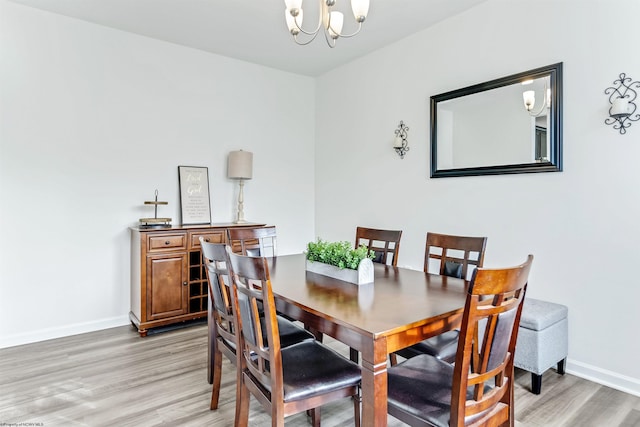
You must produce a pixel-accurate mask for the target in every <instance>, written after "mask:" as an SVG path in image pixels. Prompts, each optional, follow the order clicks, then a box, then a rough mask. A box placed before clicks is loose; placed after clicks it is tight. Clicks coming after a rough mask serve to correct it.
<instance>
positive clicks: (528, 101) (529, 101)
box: [522, 90, 536, 110]
mask: <svg viewBox="0 0 640 427" xmlns="http://www.w3.org/2000/svg"><path fill="white" fill-rule="evenodd" d="M522 100H523V101H524V107H525V108H526V109H527V110H531V109H532V108H533V106H534V105H535V104H536V93H535V92H534V91H532V90H527V91H525V92H523V93H522Z"/></svg>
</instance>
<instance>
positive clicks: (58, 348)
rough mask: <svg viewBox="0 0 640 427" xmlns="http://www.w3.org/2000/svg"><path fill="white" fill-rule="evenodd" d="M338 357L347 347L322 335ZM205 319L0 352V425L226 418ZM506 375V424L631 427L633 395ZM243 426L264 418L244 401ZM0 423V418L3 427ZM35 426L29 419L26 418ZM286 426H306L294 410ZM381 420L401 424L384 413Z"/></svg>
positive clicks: (344, 413)
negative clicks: (213, 397)
mask: <svg viewBox="0 0 640 427" xmlns="http://www.w3.org/2000/svg"><path fill="white" fill-rule="evenodd" d="M327 341H328V343H329V344H330V345H331V346H333V347H334V348H337V349H339V350H340V351H341V352H344V353H343V354H345V355H347V354H348V349H347V348H346V347H345V346H343V345H342V344H341V343H338V342H336V341H332V340H327ZM206 342H207V340H206V325H197V326H192V327H189V328H184V329H179V330H174V331H169V332H164V333H159V334H155V335H150V336H148V337H146V338H140V337H139V335H138V333H137V332H136V331H135V330H134V329H133V328H131V327H128V326H125V327H119V328H113V329H107V330H104V331H98V332H94V333H91V334H83V335H76V336H72V337H66V338H61V339H56V340H51V341H45V342H40V343H35V344H29V345H24V346H18V347H12V348H7V349H2V350H0V426H2V425H7V424H10V423H34V424H31V425H42V426H46V427H53V426H63V427H67V426H92V427H93V426H137V427H142V426H205V425H206V426H221V427H222V426H223V427H228V426H231V425H233V415H234V405H235V379H234V374H233V367H232V366H231V365H229V364H228V362H227V361H226V360H225V366H223V371H224V376H223V379H222V384H223V390H222V392H221V397H220V407H219V409H218V410H217V411H210V410H209V399H210V392H211V386H210V385H209V384H208V383H207V381H206V354H207V351H206ZM529 381H530V378H529V374H528V373H525V372H518V373H517V376H516V391H515V394H516V420H517V421H516V425H517V426H518V427H530V426H531V427H533V426H545V427H546V426H572V427H573V426H580V427H588V426H607V427H609V426H640V398H639V397H635V396H631V395H629V394H625V393H622V392H619V391H616V390H613V389H611V388H607V387H604V386H601V385H598V384H595V383H591V382H589V381H585V380H583V379H580V378H577V377H575V376H572V375H569V374H567V375H564V376H560V375H557V374H556V373H555V371H553V370H551V371H548V372H547V373H545V375H544V378H543V383H542V394H541V395H539V396H535V395H533V394H531V393H530V392H529V391H528V388H529ZM352 415H353V406H352V404H351V402H350V401H348V400H345V401H343V402H339V403H336V404H334V405H328V406H325V407H323V410H322V421H323V422H322V425H323V426H325V427H330V426H351V425H353V422H352ZM250 417H251V418H250V425H251V426H263V425H264V426H266V425H269V424H270V417H269V416H268V415H266V414H265V413H264V412H263V411H262V409H261V407H260V406H259V405H258V404H257V403H256V402H255V400H253V399H252V403H251V415H250ZM5 423H6V424H5ZM35 423H39V424H35ZM286 424H287V426H308V425H309V424H308V421H307V418H306V416H305V415H304V414H300V415H297V416H292V417H290V418H287V421H286ZM389 425H390V426H402V425H404V424H402V423H400V422H398V421H397V420H395V419H394V418H392V417H389Z"/></svg>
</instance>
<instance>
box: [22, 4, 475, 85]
mask: <svg viewBox="0 0 640 427" xmlns="http://www.w3.org/2000/svg"><path fill="white" fill-rule="evenodd" d="M12 1H13V2H15V3H20V4H24V5H27V6H32V7H35V8H39V9H43V10H47V11H50V12H54V13H58V14H61V15H66V16H69V17H73V18H77V19H82V20H85V21H89V22H93V23H95V24H99V25H104V26H106V27H111V28H116V29H119V30H123V31H128V32H132V33H136V34H140V35H143V36H147V37H152V38H155V39H159V40H164V41H167V42H171V43H176V44H179V45H182V46H188V47H192V48H194V49H200V50H204V51H207V52H212V53H216V54H220V55H224V56H228V57H232V58H236V59H240V60H243V61H249V62H253V63H256V64H261V65H265V66H268V67H272V68H276V69H279V70H284V71H289V72H292V73H297V74H303V75H308V76H319V75H321V74H323V73H325V72H327V71H329V70H331V69H333V68H335V67H337V66H339V65H341V64H344V63H347V62H349V61H351V60H353V59H355V58H357V57H360V56H363V55H365V54H367V53H369V52H372V51H374V50H376V49H378V48H381V47H383V46H386V45H388V44H390V43H393V42H395V41H398V40H400V39H402V38H405V37H407V36H409V35H411V34H413V33H416V32H418V31H420V30H423V29H425V28H427V27H429V26H431V25H433V24H434V23H436V22H438V21H441V20H443V19H446V18H448V17H450V16H453V15H456V14H458V13H460V12H463V11H465V10H467V9H470V8H472V7H473V6H475V5H477V4H479V3H482V2H484V1H487V0H371V6H370V9H369V15H368V17H367V20H366V21H365V22H364V24H363V29H362V32H361V33H360V34H358V35H357V36H355V37H353V38H343V39H338V42H337V46H336V47H335V48H333V49H331V48H329V46H328V45H327V43H326V42H325V41H324V37H323V36H322V35H318V37H317V38H316V39H315V40H314V41H313V42H311V43H310V44H309V45H307V46H298V45H297V44H295V43H294V42H293V40H292V37H291V35H290V34H289V33H288V31H287V28H286V24H285V18H284V9H285V6H284V1H283V0H224V1H223V0H12ZM336 3H337V6H336V7H337V8H338V10H342V11H343V12H344V13H345V23H344V31H345V32H351V31H352V30H353V29H355V22H353V21H354V20H353V19H352V18H353V15H352V14H351V11H350V7H349V4H348V2H347V1H346V0H338V1H337V2H336ZM303 9H304V11H305V26H304V27H307V25H309V26H311V25H310V24H311V23H312V22H314V21H315V20H317V12H316V9H317V7H316V6H315V3H314V2H312V1H311V0H307V1H306V2H305V3H303ZM314 15H315V17H314ZM315 22H317V21H315Z"/></svg>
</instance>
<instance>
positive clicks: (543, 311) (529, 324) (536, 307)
mask: <svg viewBox="0 0 640 427" xmlns="http://www.w3.org/2000/svg"><path fill="white" fill-rule="evenodd" d="M568 313H569V309H568V308H567V306H565V305H562V304H556V303H553V302H548V301H542V300H539V299H533V298H525V299H524V305H523V306H522V317H521V318H520V327H522V328H526V329H531V330H533V331H541V330H543V329H546V328H548V327H549V326H551V325H553V324H554V323H556V322H559V321H560V320H562V319H564V318H566V317H567V314H568Z"/></svg>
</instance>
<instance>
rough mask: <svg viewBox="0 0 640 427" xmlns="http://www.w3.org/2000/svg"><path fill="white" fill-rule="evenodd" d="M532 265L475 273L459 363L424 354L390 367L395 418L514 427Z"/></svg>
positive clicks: (464, 317) (390, 409)
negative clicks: (518, 352)
mask: <svg viewBox="0 0 640 427" xmlns="http://www.w3.org/2000/svg"><path fill="white" fill-rule="evenodd" d="M532 262H533V256H532V255H529V256H528V257H527V260H526V261H525V262H524V263H523V264H521V265H518V266H516V267H510V268H503V269H485V268H478V269H477V270H476V271H475V272H474V274H473V276H472V279H471V282H470V285H469V289H468V292H467V298H466V302H465V306H464V312H463V315H462V325H461V328H460V339H459V340H458V349H457V353H456V360H455V363H454V364H453V365H452V364H450V363H447V362H445V361H443V360H440V359H437V358H436V357H433V356H431V355H429V354H422V355H419V356H416V357H413V358H411V359H407V360H405V361H404V362H402V363H399V364H398V365H396V366H392V367H390V368H389V369H388V371H387V379H388V382H387V384H388V401H387V403H388V406H387V408H388V413H389V414H390V415H392V416H393V417H395V418H398V419H399V420H401V421H402V422H404V423H407V424H409V425H413V426H500V425H503V424H504V425H514V422H515V420H514V416H513V414H514V390H513V380H514V378H513V374H514V367H513V358H514V354H515V348H516V340H517V338H518V325H519V323H520V315H521V313H522V302H523V301H524V298H525V294H526V289H527V281H528V276H529V271H530V269H531V263H532Z"/></svg>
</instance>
